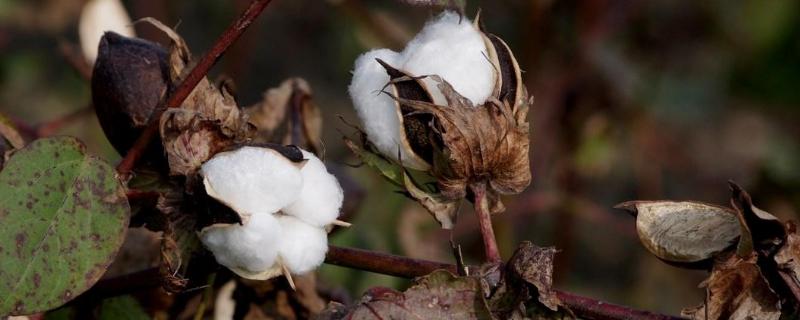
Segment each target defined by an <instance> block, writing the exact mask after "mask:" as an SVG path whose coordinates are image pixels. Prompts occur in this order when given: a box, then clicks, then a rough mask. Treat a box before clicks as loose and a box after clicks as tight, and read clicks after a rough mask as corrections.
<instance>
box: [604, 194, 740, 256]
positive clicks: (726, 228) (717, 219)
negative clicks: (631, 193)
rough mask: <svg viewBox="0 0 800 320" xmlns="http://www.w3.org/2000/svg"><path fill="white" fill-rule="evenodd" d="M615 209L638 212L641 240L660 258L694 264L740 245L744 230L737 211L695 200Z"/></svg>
mask: <svg viewBox="0 0 800 320" xmlns="http://www.w3.org/2000/svg"><path fill="white" fill-rule="evenodd" d="M615 208H618V209H625V210H628V211H629V212H631V213H632V214H634V215H636V231H637V232H638V233H639V240H641V242H642V245H644V247H645V248H647V250H648V251H650V252H651V253H652V254H653V255H655V256H656V257H658V258H660V259H662V260H665V261H668V262H677V263H693V262H699V261H703V260H706V259H710V258H712V257H714V256H715V255H716V254H718V253H720V252H722V251H725V250H726V249H728V248H731V247H732V246H734V245H736V243H737V240H738V238H739V235H740V233H741V231H740V227H739V221H738V219H737V218H736V213H735V212H733V210H731V209H728V208H723V207H719V206H714V205H709V204H704V203H699V202H692V201H630V202H625V203H621V204H619V205H617V206H616V207H615Z"/></svg>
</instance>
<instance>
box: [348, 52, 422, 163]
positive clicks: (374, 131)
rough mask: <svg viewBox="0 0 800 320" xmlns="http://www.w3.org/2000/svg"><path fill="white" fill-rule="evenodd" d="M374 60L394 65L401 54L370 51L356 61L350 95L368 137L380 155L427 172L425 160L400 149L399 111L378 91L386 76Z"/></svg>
mask: <svg viewBox="0 0 800 320" xmlns="http://www.w3.org/2000/svg"><path fill="white" fill-rule="evenodd" d="M376 58H378V59H381V60H383V61H385V62H386V63H388V64H390V65H393V66H396V65H399V64H400V63H401V62H402V61H401V57H400V54H398V53H397V52H394V51H392V50H389V49H379V50H372V51H369V52H367V53H365V54H362V55H361V56H360V57H358V59H356V63H355V70H354V71H353V79H352V81H351V82H350V87H349V92H350V98H351V99H352V100H353V104H354V105H355V109H356V113H357V114H358V117H359V118H360V119H361V122H362V123H363V125H364V128H363V129H364V131H365V132H366V133H367V138H368V139H369V141H370V142H372V144H373V145H375V147H376V148H377V149H378V151H380V152H381V153H382V154H384V155H386V156H388V157H391V158H392V159H394V160H398V161H399V160H400V159H402V163H403V165H404V166H406V167H409V168H412V169H417V170H427V169H428V168H429V165H428V164H427V163H425V161H424V160H422V159H420V158H419V157H417V156H416V155H414V154H411V153H410V152H409V150H406V148H402V147H401V138H400V132H401V131H400V129H401V127H400V110H398V108H397V106H396V104H395V101H394V99H393V98H392V97H391V96H389V95H387V94H385V93H382V92H381V90H382V89H383V88H384V87H385V86H386V84H387V83H388V82H389V75H388V74H386V69H384V68H383V67H382V66H381V65H380V64H379V63H378V62H377V61H376V60H375V59H376ZM398 154H399V156H400V157H399V158H400V159H398Z"/></svg>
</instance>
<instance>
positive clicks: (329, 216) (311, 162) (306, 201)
mask: <svg viewBox="0 0 800 320" xmlns="http://www.w3.org/2000/svg"><path fill="white" fill-rule="evenodd" d="M302 151H303V158H305V159H307V160H308V161H307V162H306V164H305V166H303V168H302V169H300V173H301V174H302V175H303V188H302V189H301V190H300V196H299V197H298V198H297V200H295V202H293V203H292V204H290V205H289V206H287V207H285V208H283V210H282V211H283V213H285V214H288V215H291V216H295V217H297V218H299V219H300V220H303V221H304V222H306V223H308V224H311V225H313V226H317V227H324V226H326V225H328V224H330V223H331V222H333V220H336V217H338V216H339V209H341V207H342V200H344V193H343V191H342V187H341V186H339V181H338V180H336V177H334V176H333V175H332V174H330V173H328V169H327V168H325V164H324V163H322V161H320V160H319V158H317V156H315V155H314V154H313V153H311V152H308V151H305V150H302Z"/></svg>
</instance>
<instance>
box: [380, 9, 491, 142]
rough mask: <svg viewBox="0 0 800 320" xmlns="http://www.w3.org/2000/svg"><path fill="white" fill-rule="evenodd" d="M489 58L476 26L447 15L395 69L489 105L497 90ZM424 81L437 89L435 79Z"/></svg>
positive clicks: (436, 95) (431, 24) (424, 33)
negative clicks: (443, 83) (445, 84)
mask: <svg viewBox="0 0 800 320" xmlns="http://www.w3.org/2000/svg"><path fill="white" fill-rule="evenodd" d="M459 20H460V21H459ZM487 56H488V54H487V50H486V45H485V43H484V40H483V37H482V36H481V32H480V31H479V30H478V29H477V28H476V27H475V26H474V25H473V24H472V22H470V21H469V20H468V19H467V18H465V17H459V15H458V14H457V13H455V12H452V11H445V12H443V13H442V14H441V15H439V16H438V17H437V18H436V19H434V20H433V21H430V22H428V23H427V24H426V25H425V27H424V28H423V29H422V31H420V33H419V34H417V36H416V37H414V39H413V40H411V42H409V43H408V45H407V46H406V48H405V49H404V50H403V53H402V58H403V64H402V65H400V66H396V65H395V67H399V68H400V69H402V70H405V71H406V72H408V73H410V74H412V75H414V76H423V75H432V74H435V75H439V76H440V77H442V79H444V80H446V81H447V82H449V83H450V84H451V85H452V86H453V88H454V89H455V90H456V91H457V92H458V93H460V94H461V95H463V96H464V97H466V98H468V99H469V100H470V101H472V103H473V104H475V105H478V104H483V103H484V102H486V100H487V99H488V98H489V97H490V96H491V94H492V91H493V90H494V86H495V80H496V74H495V70H494V67H493V66H492V63H491V62H489V59H488V58H487ZM423 81H424V82H425V84H426V85H427V86H428V88H429V89H433V88H436V83H435V82H434V81H432V79H429V78H427V79H423ZM430 91H431V93H433V94H434V101H436V102H437V103H438V102H439V101H441V97H440V96H441V93H439V92H438V90H430ZM367 134H368V135H369V132H367Z"/></svg>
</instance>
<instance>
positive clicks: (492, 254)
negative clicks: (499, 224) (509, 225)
mask: <svg viewBox="0 0 800 320" xmlns="http://www.w3.org/2000/svg"><path fill="white" fill-rule="evenodd" d="M470 189H471V190H472V193H473V194H474V195H475V199H474V201H473V202H474V204H475V214H477V215H478V224H479V225H480V229H481V237H482V238H483V249H484V252H485V255H486V262H491V263H496V262H501V261H503V260H502V258H500V250H498V249H497V240H495V237H494V229H492V214H491V213H490V212H489V203H488V202H487V201H486V200H487V199H486V183H475V184H472V185H471V186H470Z"/></svg>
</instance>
